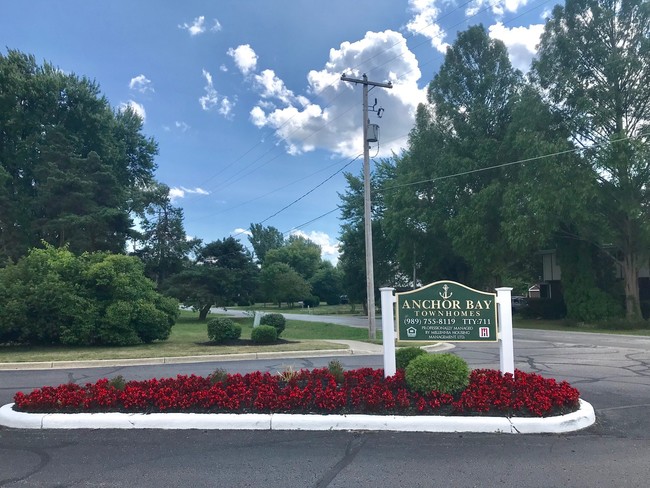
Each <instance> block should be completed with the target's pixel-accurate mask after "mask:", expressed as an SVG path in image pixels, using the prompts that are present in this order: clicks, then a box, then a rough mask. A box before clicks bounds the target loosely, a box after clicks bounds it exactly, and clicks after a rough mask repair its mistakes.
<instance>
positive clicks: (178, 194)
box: [169, 188, 185, 201]
mask: <svg viewBox="0 0 650 488" xmlns="http://www.w3.org/2000/svg"><path fill="white" fill-rule="evenodd" d="M184 197H185V192H184V191H183V190H181V189H180V188H170V189H169V198H170V199H171V200H172V201H174V200H176V199H178V198H184Z"/></svg>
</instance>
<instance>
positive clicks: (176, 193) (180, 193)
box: [169, 186, 210, 201]
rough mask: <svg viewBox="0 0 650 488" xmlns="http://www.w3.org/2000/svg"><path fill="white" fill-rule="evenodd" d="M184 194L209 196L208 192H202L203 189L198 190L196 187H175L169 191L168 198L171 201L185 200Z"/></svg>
mask: <svg viewBox="0 0 650 488" xmlns="http://www.w3.org/2000/svg"><path fill="white" fill-rule="evenodd" d="M186 194H196V195H209V194H210V192H209V191H207V190H204V189H203V188H199V187H198V186H197V187H196V188H185V187H184V186H176V187H173V188H170V189H169V198H170V199H171V200H172V201H173V200H177V199H179V198H185V195H186Z"/></svg>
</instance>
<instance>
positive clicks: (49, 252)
mask: <svg viewBox="0 0 650 488" xmlns="http://www.w3.org/2000/svg"><path fill="white" fill-rule="evenodd" d="M0 304H2V306H0V343H6V342H16V343H22V344H30V345H33V344H66V345H75V346H82V345H84V346H86V345H89V346H94V345H114V346H126V345H132V344H140V343H150V342H153V341H156V340H165V339H167V338H168V337H169V334H170V332H171V328H172V325H173V324H174V321H175V320H176V318H177V317H178V313H179V310H178V302H177V301H176V300H174V299H171V298H166V297H163V296H162V295H160V294H159V293H158V292H157V291H156V285H155V283H154V282H153V281H151V280H149V279H147V278H146V277H145V275H144V265H143V264H142V262H141V261H140V260H139V259H138V258H136V257H132V256H124V255H118V254H109V253H106V252H96V253H84V254H82V255H80V256H76V255H74V254H73V253H72V252H70V251H69V250H68V249H67V248H55V247H53V246H49V245H45V248H44V249H32V250H31V251H30V252H29V254H28V255H27V256H24V257H23V258H21V259H20V260H19V261H18V262H17V263H16V264H11V265H8V266H7V267H5V268H2V269H0Z"/></svg>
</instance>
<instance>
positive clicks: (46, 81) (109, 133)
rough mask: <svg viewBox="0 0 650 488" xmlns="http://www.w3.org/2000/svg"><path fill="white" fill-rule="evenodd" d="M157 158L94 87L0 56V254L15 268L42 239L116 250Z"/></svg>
mask: <svg viewBox="0 0 650 488" xmlns="http://www.w3.org/2000/svg"><path fill="white" fill-rule="evenodd" d="M156 152H157V147H156V144H155V142H154V141H153V140H152V139H150V138H147V137H145V136H144V135H143V134H142V120H141V119H140V118H139V117H138V116H137V115H136V114H135V113H133V111H132V110H125V111H118V112H115V111H114V110H113V109H112V108H111V106H110V104H109V103H108V100H107V99H106V98H105V97H104V96H102V95H101V92H100V90H99V86H98V85H97V83H95V82H93V81H90V80H88V79H87V78H83V77H82V78H80V77H78V76H77V75H74V74H65V73H63V72H62V71H61V70H58V69H57V68H55V67H54V66H53V65H51V64H49V63H44V64H43V65H38V64H37V63H36V60H35V58H34V57H33V56H29V55H26V54H23V53H21V52H19V51H14V50H9V51H8V52H7V55H3V54H0V168H1V169H2V172H1V173H2V175H3V176H2V181H0V183H1V184H2V186H3V188H2V190H0V203H2V205H3V208H2V209H1V210H2V211H0V251H2V252H3V254H4V257H5V258H11V259H13V260H16V259H18V258H19V257H20V256H22V255H24V254H25V253H26V252H27V249H29V248H30V247H34V246H38V245H40V243H41V240H45V241H47V242H50V243H52V244H57V245H58V244H60V243H61V242H68V243H70V248H71V249H73V250H76V251H95V250H109V251H123V250H124V247H125V242H126V239H127V237H128V233H129V231H130V226H131V221H130V215H129V213H130V211H131V210H132V201H133V200H134V194H135V193H137V192H138V191H139V189H140V188H142V187H143V186H145V185H147V184H148V183H150V182H151V181H152V180H153V170H154V168H155V165H154V160H153V158H154V156H155V154H156ZM2 196H4V197H5V198H3V197H2Z"/></svg>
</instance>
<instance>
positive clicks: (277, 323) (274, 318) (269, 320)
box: [260, 313, 287, 339]
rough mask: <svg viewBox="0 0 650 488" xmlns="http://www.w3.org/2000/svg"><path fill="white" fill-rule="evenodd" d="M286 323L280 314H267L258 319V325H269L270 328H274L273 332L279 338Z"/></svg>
mask: <svg viewBox="0 0 650 488" xmlns="http://www.w3.org/2000/svg"><path fill="white" fill-rule="evenodd" d="M286 323H287V320H286V319H285V318H284V315H282V314H281V313H269V314H266V315H264V316H263V317H262V318H261V319H260V325H270V326H271V327H274V328H275V331H276V332H277V334H278V337H280V334H282V331H283V330H284V327H285V325H286ZM276 339H277V338H276Z"/></svg>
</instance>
